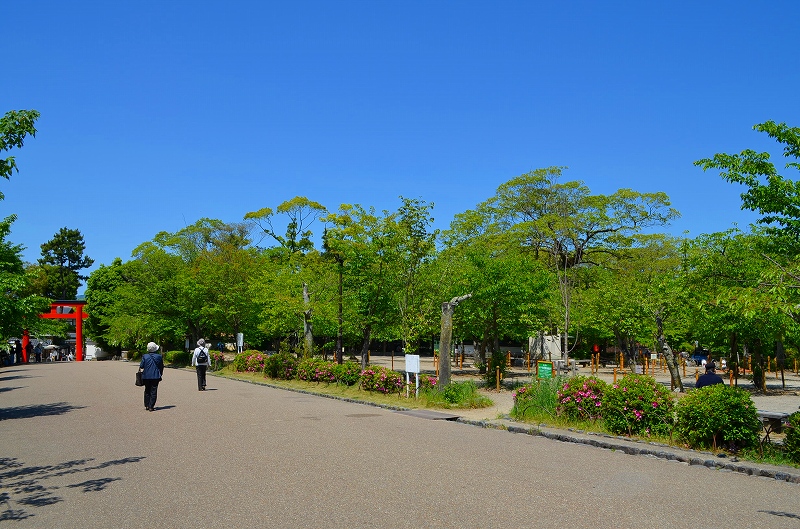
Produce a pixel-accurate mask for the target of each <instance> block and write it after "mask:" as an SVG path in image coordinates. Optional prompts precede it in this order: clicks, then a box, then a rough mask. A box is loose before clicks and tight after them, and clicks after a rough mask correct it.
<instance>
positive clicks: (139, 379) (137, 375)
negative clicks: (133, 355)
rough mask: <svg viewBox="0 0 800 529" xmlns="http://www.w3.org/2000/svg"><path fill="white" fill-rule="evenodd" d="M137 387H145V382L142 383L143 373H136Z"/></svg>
mask: <svg viewBox="0 0 800 529" xmlns="http://www.w3.org/2000/svg"><path fill="white" fill-rule="evenodd" d="M136 385H137V386H144V382H142V372H141V371H137V372H136Z"/></svg>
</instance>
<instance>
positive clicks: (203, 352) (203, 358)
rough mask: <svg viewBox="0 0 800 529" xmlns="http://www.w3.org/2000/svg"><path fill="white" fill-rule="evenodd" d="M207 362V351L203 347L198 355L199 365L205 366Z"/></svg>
mask: <svg viewBox="0 0 800 529" xmlns="http://www.w3.org/2000/svg"><path fill="white" fill-rule="evenodd" d="M206 362H208V355H207V354H206V350H205V349H203V348H202V347H201V348H200V352H199V353H197V363H198V364H205V363H206Z"/></svg>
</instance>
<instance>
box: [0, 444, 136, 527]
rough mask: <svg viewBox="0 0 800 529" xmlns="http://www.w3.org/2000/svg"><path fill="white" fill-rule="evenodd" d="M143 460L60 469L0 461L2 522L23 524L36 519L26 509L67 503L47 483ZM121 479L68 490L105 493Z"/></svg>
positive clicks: (89, 482) (75, 485)
mask: <svg viewBox="0 0 800 529" xmlns="http://www.w3.org/2000/svg"><path fill="white" fill-rule="evenodd" d="M142 459H144V457H142V456H134V457H126V458H123V459H115V460H111V461H105V462H103V463H98V464H93V462H94V460H93V459H78V460H73V461H65V462H64V463H61V464H58V465H45V466H39V465H26V464H25V463H22V462H20V461H19V460H17V459H16V458H8V457H5V458H0V483H2V484H3V489H4V490H3V492H2V493H0V504H2V507H0V508H1V509H2V511H0V522H2V521H6V520H24V519H26V518H30V517H32V516H35V514H34V513H32V512H29V510H26V509H29V508H37V507H46V506H48V505H54V504H56V503H60V502H62V501H64V498H62V497H61V496H59V495H58V490H59V488H60V487H59V486H58V485H50V484H48V481H47V480H49V479H51V478H54V477H61V476H66V475H70V474H78V473H83V472H90V471H95V470H102V469H106V468H111V467H114V466H118V465H126V464H128V463H138V462H139V461H141V460H142ZM120 479H122V478H118V477H103V478H98V479H90V480H85V481H80V482H77V483H72V484H70V485H66V488H70V489H79V490H80V491H81V492H98V491H102V490H103V489H105V488H106V487H107V486H108V484H109V483H113V482H114V481H118V480H120Z"/></svg>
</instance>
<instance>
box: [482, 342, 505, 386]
mask: <svg viewBox="0 0 800 529" xmlns="http://www.w3.org/2000/svg"><path fill="white" fill-rule="evenodd" d="M506 361H507V358H506V355H505V354H503V352H502V351H499V350H497V351H493V352H492V356H491V357H489V359H488V369H487V370H486V375H485V380H486V387H490V388H493V387H495V386H496V385H497V369H498V368H499V369H500V382H501V383H502V381H503V380H504V379H505V378H506V375H507V374H508V365H507V364H506Z"/></svg>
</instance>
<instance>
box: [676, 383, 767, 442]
mask: <svg viewBox="0 0 800 529" xmlns="http://www.w3.org/2000/svg"><path fill="white" fill-rule="evenodd" d="M676 417H677V423H676V428H675V431H676V433H677V434H678V435H679V437H680V438H681V439H683V440H684V441H685V442H686V443H688V444H689V446H691V447H692V448H709V447H713V448H717V447H720V446H722V445H727V446H729V447H731V448H734V449H737V450H738V449H742V448H746V447H749V446H752V445H754V444H755V443H757V442H758V435H759V432H760V431H761V422H760V421H759V419H758V413H757V411H756V407H755V404H753V400H752V399H751V398H750V394H749V393H748V392H747V391H745V390H743V389H741V388H738V387H731V386H726V385H724V384H715V385H712V386H706V387H704V388H700V389H696V390H693V391H690V392H689V393H688V394H687V395H686V396H685V397H683V398H682V399H681V400H680V401H679V402H678V404H677V406H676Z"/></svg>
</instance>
